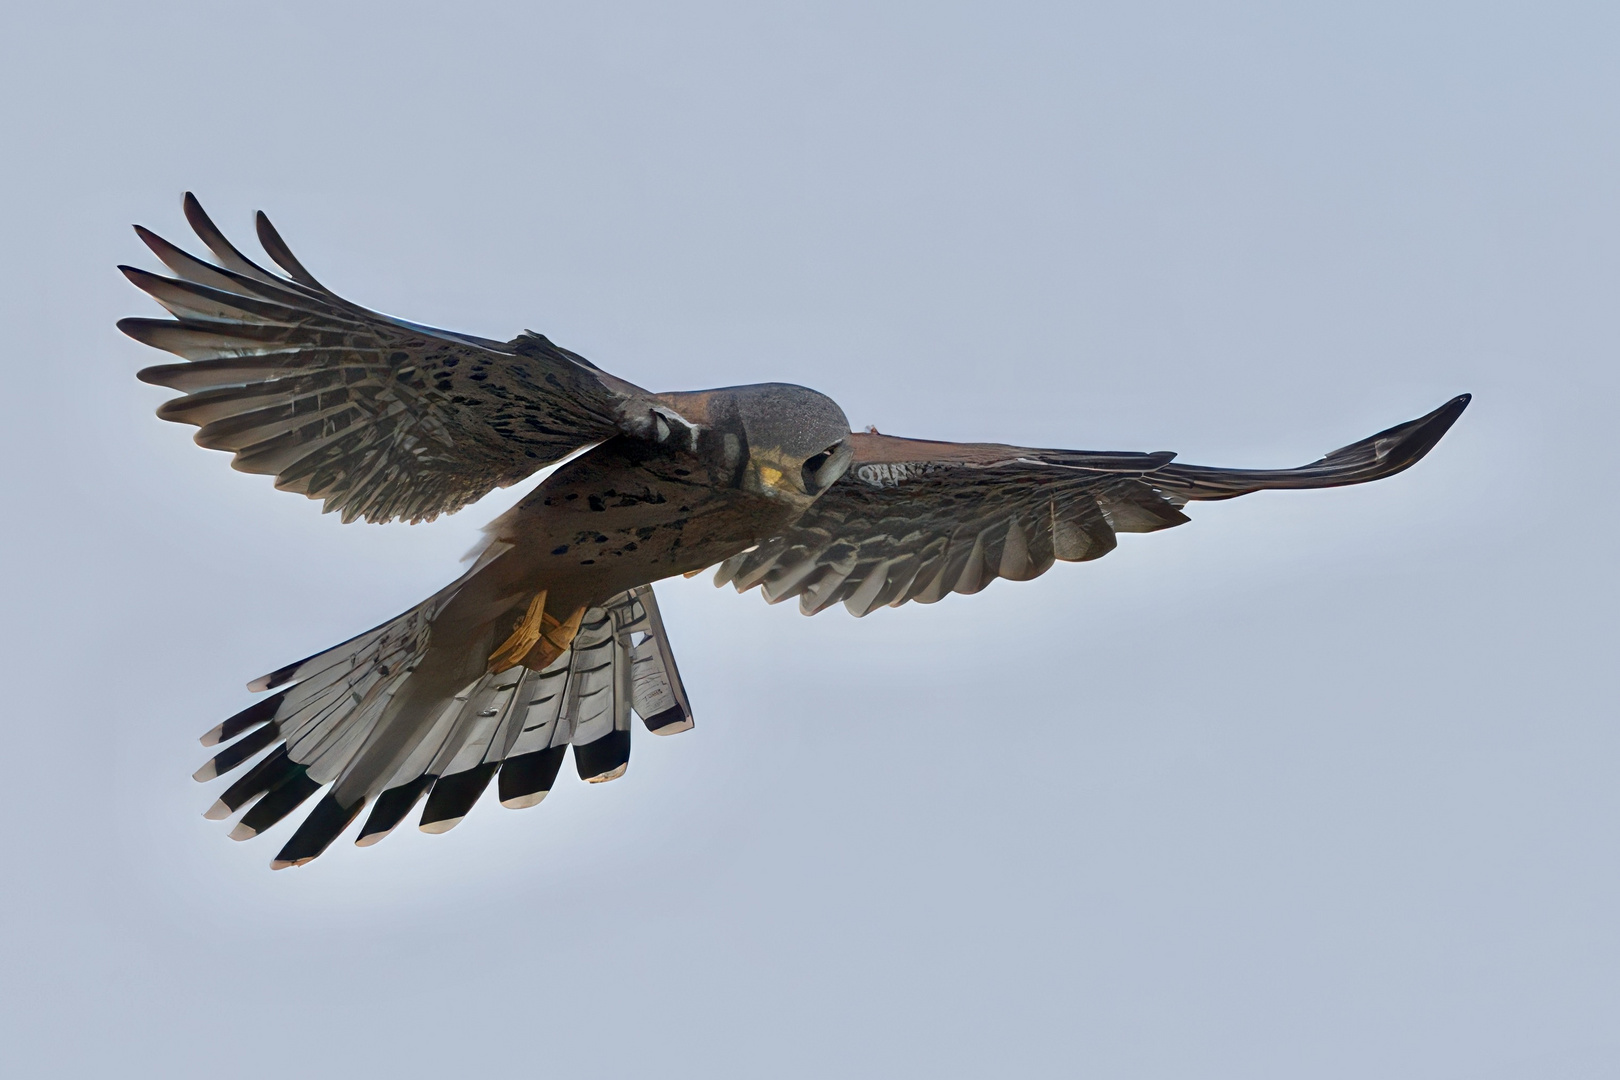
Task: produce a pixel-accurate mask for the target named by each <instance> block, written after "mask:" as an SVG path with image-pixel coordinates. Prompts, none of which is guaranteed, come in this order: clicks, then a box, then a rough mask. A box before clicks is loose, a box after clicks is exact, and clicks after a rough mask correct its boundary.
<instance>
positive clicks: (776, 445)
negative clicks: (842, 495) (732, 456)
mask: <svg viewBox="0 0 1620 1080" xmlns="http://www.w3.org/2000/svg"><path fill="white" fill-rule="evenodd" d="M732 394H734V395H735V397H734V399H733V400H734V402H735V405H736V415H737V420H738V421H739V424H740V426H741V428H742V435H743V437H744V439H745V445H744V446H743V447H742V448H741V449H742V451H743V455H742V456H743V461H742V463H741V464H742V473H741V477H740V480H741V486H742V487H743V488H744V490H747V491H752V492H754V493H755V494H758V495H764V496H766V497H767V498H774V499H786V500H788V501H789V502H802V503H804V504H805V505H807V506H808V505H809V504H810V503H811V502H814V501H815V499H816V497H817V496H819V495H820V494H821V493H822V492H824V491H826V490H827V489H828V488H829V487H831V486H832V485H833V484H834V483H836V482H837V480H838V478H839V477H841V476H843V475H844V472H845V470H847V469H848V468H849V465H850V462H851V461H853V460H854V458H855V451H854V448H853V447H851V446H850V441H849V420H848V419H847V418H846V417H845V416H844V410H843V409H840V408H839V407H838V403H837V402H836V401H834V400H833V399H832V398H830V397H828V396H827V395H825V394H818V393H817V392H816V391H814V390H810V389H807V388H805V387H803V386H793V385H791V384H789V383H763V384H761V385H759V386H741V387H738V388H736V389H735V390H733V391H732Z"/></svg>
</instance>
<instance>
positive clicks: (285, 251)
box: [253, 210, 330, 292]
mask: <svg viewBox="0 0 1620 1080" xmlns="http://www.w3.org/2000/svg"><path fill="white" fill-rule="evenodd" d="M253 228H254V231H255V232H257V233H258V234H259V244H260V245H261V246H262V247H263V248H264V250H265V254H267V255H269V256H270V258H271V260H272V261H274V262H275V264H276V265H277V266H279V267H281V268H282V269H283V270H285V271H287V273H288V274H290V275H291V276H292V279H293V280H294V281H296V282H298V283H299V284H300V285H308V286H309V287H310V288H312V289H320V290H321V291H322V292H328V291H330V290H328V289H327V288H326V286H324V285H322V284H321V283H320V282H319V281H316V280H315V275H314V274H311V273H310V272H309V271H308V270H305V269H304V264H303V263H301V262H299V261H298V258H297V256H295V255H294V254H293V253H292V249H291V248H289V247H288V246H287V242H286V241H285V240H283V239H282V238H281V234H280V233H279V232H277V231H276V227H275V226H274V225H272V224H270V218H269V216H268V215H267V214H265V212H264V211H263V210H260V211H259V212H258V213H257V214H255V215H254V217H253Z"/></svg>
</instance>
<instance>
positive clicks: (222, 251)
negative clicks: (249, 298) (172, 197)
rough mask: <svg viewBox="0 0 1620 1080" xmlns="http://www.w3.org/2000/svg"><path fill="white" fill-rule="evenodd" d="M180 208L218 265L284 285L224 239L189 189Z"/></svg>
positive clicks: (250, 276) (270, 283)
mask: <svg viewBox="0 0 1620 1080" xmlns="http://www.w3.org/2000/svg"><path fill="white" fill-rule="evenodd" d="M181 209H183V210H184V211H185V214H186V221H187V222H189V223H190V225H191V228H192V231H193V232H195V233H196V234H197V238H198V239H200V240H201V241H202V242H203V243H204V244H205V245H207V247H208V250H209V251H212V252H213V253H214V258H216V259H218V260H219V263H220V265H221V266H223V267H225V269H227V270H234V271H235V272H236V273H238V274H241V275H243V276H244V277H249V278H253V279H255V280H258V281H262V282H264V283H266V284H269V285H278V284H280V285H284V283H283V282H280V281H278V280H277V279H276V276H275V275H274V274H272V273H270V272H269V271H268V270H266V269H265V268H264V267H262V266H260V265H259V264H258V263H256V262H254V261H253V260H252V259H250V258H248V257H247V256H246V255H243V254H242V253H241V252H240V251H238V250H237V248H236V245H235V244H233V243H231V242H230V240H228V239H226V237H225V234H224V233H223V232H221V231H220V228H219V226H218V225H215V224H214V219H213V218H211V217H209V216H208V212H207V211H206V210H204V209H203V208H202V203H200V202H198V201H197V196H195V195H193V194H192V193H191V192H189V191H188V192H186V195H185V198H184V199H182V200H181Z"/></svg>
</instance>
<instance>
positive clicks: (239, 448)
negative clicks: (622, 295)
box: [118, 193, 645, 521]
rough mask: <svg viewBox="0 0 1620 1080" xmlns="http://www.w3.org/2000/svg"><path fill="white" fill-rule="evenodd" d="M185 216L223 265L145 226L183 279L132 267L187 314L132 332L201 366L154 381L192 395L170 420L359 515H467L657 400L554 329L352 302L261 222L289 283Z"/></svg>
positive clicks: (152, 375) (126, 325)
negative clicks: (457, 327) (403, 314)
mask: <svg viewBox="0 0 1620 1080" xmlns="http://www.w3.org/2000/svg"><path fill="white" fill-rule="evenodd" d="M185 212H186V217H187V219H188V220H189V221H190V223H191V225H192V227H193V229H195V231H196V232H197V235H198V237H199V238H200V239H201V240H202V241H203V243H204V244H205V245H206V246H207V247H208V248H209V249H210V251H211V252H212V253H213V255H214V258H215V259H216V260H217V262H216V263H209V262H206V261H204V260H202V259H199V258H196V257H195V256H192V255H190V254H188V253H186V252H185V251H182V250H181V249H180V248H177V247H175V246H174V245H173V244H170V243H169V242H168V241H166V240H164V239H162V238H161V237H159V236H157V235H155V234H154V233H151V232H149V231H147V230H146V229H142V228H140V227H139V226H137V228H136V231H137V233H138V234H139V235H140V237H141V239H142V240H143V241H145V242H146V244H147V246H148V247H150V248H151V249H152V251H153V253H154V254H156V255H157V257H158V258H159V260H161V261H162V262H163V263H164V264H165V265H166V266H167V267H168V268H169V269H170V270H171V271H172V272H173V273H174V274H175V275H176V276H174V277H163V276H161V275H158V274H152V273H148V272H147V271H144V270H137V269H134V268H132V267H120V269H121V270H122V271H123V272H124V274H125V276H127V277H128V278H129V280H130V281H131V282H133V283H134V284H135V285H136V286H137V287H138V288H140V289H142V290H143V291H145V292H146V293H147V294H148V295H150V296H151V297H152V298H153V299H154V300H156V301H157V302H158V303H159V304H161V305H163V307H165V308H166V309H168V311H169V312H170V314H172V315H173V316H174V318H173V319H124V320H123V321H121V322H120V323H119V324H118V326H119V329H121V330H123V331H124V333H126V334H128V335H129V336H130V337H133V338H135V339H136V340H137V341H141V342H144V343H145V344H148V345H152V346H154V347H156V348H159V349H164V350H166V351H168V352H172V353H174V354H176V355H177V356H180V357H182V358H183V359H184V360H185V362H184V363H178V364H162V365H159V366H156V367H150V368H147V369H145V370H144V371H142V372H140V378H141V379H142V380H144V381H146V382H149V383H155V384H157V385H159V386H166V387H169V388H170V389H174V390H179V391H182V392H183V394H184V396H183V397H179V398H175V399H173V400H171V401H169V402H167V403H166V404H165V405H163V407H162V408H160V409H159V410H158V415H159V416H161V417H163V418H164V419H166V420H174V421H178V422H181V423H188V424H195V425H197V427H198V428H199V429H200V430H199V431H198V432H197V435H196V440H197V442H198V443H199V444H200V445H202V446H205V447H208V448H210V449H216V450H226V451H229V452H230V453H231V454H232V455H233V460H232V465H233V466H234V467H235V468H237V469H239V470H242V471H243V472H252V473H267V474H270V475H272V476H274V477H275V478H276V486H277V487H279V488H282V489H284V490H288V491H296V492H300V493H302V494H304V495H307V496H308V497H310V498H312V499H320V500H322V501H323V503H324V509H325V510H327V511H332V512H336V513H339V514H341V515H342V516H343V520H345V521H352V520H355V519H356V518H362V517H363V518H365V519H366V520H368V521H390V520H393V519H396V518H398V519H405V520H410V521H420V520H430V519H432V518H434V517H436V516H438V515H439V514H446V513H451V512H453V511H455V510H458V509H460V508H461V507H462V506H465V505H466V504H468V503H470V502H472V501H474V500H475V499H478V498H479V497H481V496H482V495H484V494H486V493H487V492H489V491H490V490H491V489H493V488H495V487H498V486H506V485H509V484H512V483H515V482H517V481H518V480H521V479H523V478H524V477H526V476H528V475H530V474H531V473H533V472H534V471H535V470H536V469H539V468H541V467H543V466H545V465H548V464H551V463H553V462H555V461H558V460H560V459H561V458H563V457H566V456H567V455H568V454H570V453H572V452H574V451H575V450H577V449H579V448H580V447H582V446H586V445H588V444H590V443H593V442H596V441H599V440H601V439H603V438H606V437H608V436H610V435H612V434H614V433H616V432H617V431H619V430H621V423H620V421H621V419H622V418H623V416H624V415H625V410H626V409H627V408H629V407H630V403H632V402H640V401H641V400H642V398H644V397H645V391H642V390H641V389H640V388H639V387H636V386H634V385H632V384H630V383H627V382H624V381H623V380H620V379H616V378H614V377H613V376H611V375H608V374H607V373H605V372H603V371H601V370H599V369H598V368H596V367H595V366H594V365H592V364H590V363H589V362H588V361H586V360H584V359H583V358H581V357H579V356H577V355H575V354H574V353H571V352H568V351H567V350H566V349H561V348H558V347H557V346H556V345H553V344H552V343H551V342H550V341H548V340H547V339H546V338H544V337H543V336H541V335H538V334H533V333H526V334H523V335H521V336H519V337H518V338H516V339H514V340H512V341H510V342H497V341H490V340H487V339H484V338H478V337H473V336H470V335H466V334H457V333H454V332H451V331H448V330H439V329H435V328H433V327H429V326H422V325H420V324H417V323H412V322H407V321H405V320H403V319H396V318H393V317H391V316H388V315H382V314H379V313H378V312H375V311H370V310H367V309H366V308H363V307H360V306H359V305H357V304H353V303H350V302H349V301H347V300H344V299H343V298H341V297H339V296H337V295H336V294H334V293H332V292H331V291H329V290H328V289H326V288H325V287H324V286H323V285H321V284H320V282H318V281H317V280H316V279H315V278H314V277H313V276H311V275H310V273H309V272H308V271H307V270H305V269H304V267H303V266H302V264H300V263H299V262H298V260H297V259H295V258H294V257H293V255H292V253H291V252H290V251H289V250H288V249H287V245H286V244H285V243H284V242H283V241H282V239H281V237H280V235H279V234H278V233H277V232H276V230H275V228H274V227H273V226H272V225H271V224H270V221H269V219H268V218H266V217H265V216H264V215H263V214H262V213H261V214H260V215H258V219H257V220H258V233H259V238H260V242H261V244H262V245H263V247H264V248H265V250H266V251H267V252H268V253H269V255H270V257H271V259H272V260H273V261H274V262H275V263H276V264H277V265H278V266H280V267H281V268H282V270H284V271H285V272H286V275H287V276H281V275H278V274H274V273H272V272H270V271H269V270H266V269H264V268H263V267H261V266H259V265H258V264H257V263H254V262H253V261H252V260H250V259H248V258H247V257H246V256H245V255H243V254H242V253H241V252H240V251H238V250H237V249H236V248H235V247H234V246H233V245H232V244H231V243H230V241H228V240H227V239H225V237H224V235H223V234H222V233H221V232H220V231H219V229H218V228H217V227H215V225H214V223H213V222H212V221H211V220H210V219H209V218H208V215H207V214H205V213H204V212H203V209H202V207H201V205H200V204H199V203H198V202H197V200H196V199H195V198H194V197H193V196H192V195H190V194H189V193H188V194H187V195H186V197H185Z"/></svg>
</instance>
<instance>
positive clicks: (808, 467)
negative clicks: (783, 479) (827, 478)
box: [803, 443, 838, 495]
mask: <svg viewBox="0 0 1620 1080" xmlns="http://www.w3.org/2000/svg"><path fill="white" fill-rule="evenodd" d="M836 453H838V445H837V444H836V443H834V444H833V445H832V446H829V447H827V449H825V450H823V451H822V452H821V453H819V454H813V455H811V456H810V457H808V458H806V459H805V462H804V471H803V476H804V490H805V491H807V492H809V493H810V494H812V495H814V494H815V493H816V492H817V491H819V490H820V489H821V488H824V487H826V486H827V485H826V484H823V483H821V482H820V480H821V479H822V477H821V476H820V473H821V470H822V469H823V468H824V467H825V466H826V464H827V462H829V461H831V460H832V458H833V455H834V454H836Z"/></svg>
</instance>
